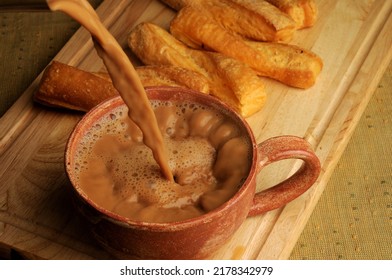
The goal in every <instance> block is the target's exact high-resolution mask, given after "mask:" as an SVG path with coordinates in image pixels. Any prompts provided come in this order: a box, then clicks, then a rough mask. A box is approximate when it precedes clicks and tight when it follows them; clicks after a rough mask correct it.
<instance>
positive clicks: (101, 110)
mask: <svg viewBox="0 0 392 280" xmlns="http://www.w3.org/2000/svg"><path fill="white" fill-rule="evenodd" d="M145 89H146V93H147V95H148V98H149V99H150V98H151V99H154V98H152V96H154V94H158V95H165V96H166V98H170V95H175V94H179V95H184V94H186V95H188V96H189V95H196V97H195V98H198V99H199V100H200V99H202V100H205V101H206V102H211V103H206V104H208V106H210V105H211V104H214V105H213V106H218V107H219V108H223V109H224V110H225V111H226V112H228V113H229V114H230V115H231V116H232V117H234V118H235V119H237V120H238V121H239V123H240V124H241V125H242V126H243V128H244V129H245V131H246V132H247V135H248V137H249V139H250V141H251V146H252V147H251V153H252V154H251V166H250V170H249V174H248V176H247V177H246V179H245V181H244V182H243V183H242V184H241V186H240V187H239V188H238V191H237V192H236V193H235V194H234V195H233V196H232V197H231V198H230V199H229V200H227V201H226V202H224V203H223V204H222V205H220V206H219V207H217V208H215V209H214V210H211V211H209V212H207V213H205V214H203V215H200V216H197V217H194V218H189V219H186V220H181V221H174V222H145V221H137V220H133V219H130V218H127V217H124V216H122V215H119V214H116V213H114V212H112V211H109V210H107V209H105V208H104V207H101V206H100V205H98V204H96V203H95V202H94V201H92V200H91V199H89V198H88V196H87V194H85V193H84V191H83V190H82V189H81V187H80V186H79V185H78V184H77V182H76V180H75V178H74V176H73V170H71V167H72V166H73V165H72V155H73V154H74V153H73V152H72V151H73V150H75V149H73V147H74V146H75V145H77V143H78V139H80V136H78V135H82V134H81V132H83V129H84V128H85V127H86V126H89V124H90V125H91V123H92V122H93V121H92V120H96V118H95V116H103V115H104V114H105V112H107V111H108V110H111V109H113V108H115V107H118V106H121V105H124V102H123V100H122V98H121V97H120V96H119V95H118V96H114V97H111V98H109V99H107V100H105V101H103V102H101V103H100V104H98V105H96V106H94V107H93V108H92V109H91V110H89V111H88V112H87V113H86V114H85V115H84V116H83V117H82V118H81V119H80V120H79V121H78V122H77V124H76V125H75V127H74V129H73V130H72V132H71V134H70V136H69V138H68V140H67V143H66V147H65V161H64V164H65V171H66V175H67V177H68V179H69V181H70V183H71V187H72V190H73V191H74V192H76V194H77V196H78V198H81V199H82V201H83V202H84V203H86V204H87V205H89V206H90V207H92V208H94V209H95V210H96V211H98V213H100V214H101V217H100V218H102V219H107V220H110V221H111V222H114V223H117V224H120V225H122V226H126V227H136V228H139V229H141V228H145V229H149V230H157V231H159V230H162V229H164V230H167V229H169V230H170V229H173V230H175V229H178V228H179V227H180V228H186V227H189V226H194V225H195V224H201V223H202V224H204V223H207V221H210V220H213V219H214V218H216V217H218V216H220V215H223V213H224V212H225V210H228V209H229V208H230V206H231V205H232V204H234V203H235V202H236V201H238V200H239V199H240V198H241V197H242V196H244V195H245V192H246V189H247V188H249V187H250V186H251V183H252V181H253V180H254V177H255V176H256V170H257V143H256V141H255V137H254V135H253V132H252V130H251V128H250V126H249V124H248V123H247V121H246V120H245V118H243V117H242V116H241V115H240V114H239V113H237V112H236V111H235V110H234V109H232V108H231V107H230V106H229V105H227V104H226V103H224V102H222V101H221V100H220V99H218V98H216V97H214V96H212V95H208V94H205V93H201V92H198V91H195V90H192V89H188V88H181V87H171V86H151V87H146V88H145ZM250 207H251V205H249V208H250Z"/></svg>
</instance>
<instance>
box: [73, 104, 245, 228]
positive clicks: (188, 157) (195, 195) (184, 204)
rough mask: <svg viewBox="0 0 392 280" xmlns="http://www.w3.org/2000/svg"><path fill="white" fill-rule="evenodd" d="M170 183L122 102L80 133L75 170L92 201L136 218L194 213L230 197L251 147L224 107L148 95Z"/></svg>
mask: <svg viewBox="0 0 392 280" xmlns="http://www.w3.org/2000/svg"><path fill="white" fill-rule="evenodd" d="M151 105H152V108H153V110H154V113H155V115H156V118H157V120H158V125H159V129H160V130H161V133H162V135H163V139H164V144H165V146H166V148H167V151H168V157H169V158H168V164H169V166H170V169H171V171H172V173H173V175H174V181H169V180H167V179H166V178H165V177H164V176H162V173H161V170H160V168H159V166H158V164H157V163H156V161H155V160H154V158H153V156H152V153H151V150H150V149H149V148H147V147H146V146H145V145H144V144H143V134H142V133H141V131H140V129H139V128H138V127H137V126H136V125H135V123H133V122H132V120H130V119H129V118H128V116H127V110H128V109H127V107H126V106H125V105H122V106H120V107H117V108H116V109H114V110H113V111H111V112H109V113H107V114H106V115H104V116H103V117H101V119H99V120H97V121H96V123H94V124H93V125H91V128H90V129H89V130H88V131H87V132H86V135H85V137H82V140H81V142H80V143H79V145H78V148H77V152H76V155H77V156H76V157H75V158H76V159H75V160H76V162H75V169H76V170H75V173H76V175H77V180H78V181H79V183H80V186H81V188H82V190H83V192H85V194H86V195H87V196H88V197H89V198H90V199H91V200H92V201H93V202H94V203H95V204H96V205H98V206H100V207H103V208H105V209H107V210H109V211H111V212H113V213H116V214H118V215H121V216H124V217H127V218H129V219H132V220H136V221H144V222H158V223H164V222H174V221H183V220H186V219H190V218H193V217H197V216H200V215H202V214H204V213H206V212H208V211H211V210H213V209H215V208H217V207H219V206H220V205H222V204H223V203H224V202H226V201H227V200H228V199H230V198H231V197H232V196H233V195H234V194H235V193H236V192H237V190H238V188H239V187H240V186H241V184H242V183H243V181H244V180H245V179H246V178H247V176H248V173H249V170H250V165H251V156H252V155H251V153H252V146H251V140H250V139H249V138H248V136H247V134H246V133H245V131H243V130H244V128H241V126H239V125H238V123H237V122H236V120H234V119H233V118H232V117H231V116H229V115H228V114H227V113H226V112H225V111H221V110H220V109H214V108H210V107H206V106H204V105H200V104H197V103H194V102H193V101H189V102H187V101H185V102H184V101H181V102H179V101H151Z"/></svg>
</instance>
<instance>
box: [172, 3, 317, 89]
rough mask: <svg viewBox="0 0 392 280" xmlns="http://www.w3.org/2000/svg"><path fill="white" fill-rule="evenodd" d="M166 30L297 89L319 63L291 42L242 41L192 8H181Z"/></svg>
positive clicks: (312, 76) (314, 75)
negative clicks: (168, 29)
mask: <svg viewBox="0 0 392 280" xmlns="http://www.w3.org/2000/svg"><path fill="white" fill-rule="evenodd" d="M170 31H171V33H172V34H173V36H175V37H176V38H178V39H179V40H180V41H183V42H184V43H185V44H187V45H189V46H191V47H193V48H205V49H208V50H214V51H217V52H220V53H222V54H224V55H226V56H229V57H232V58H235V59H237V60H239V61H242V62H243V63H246V64H247V65H249V66H250V67H251V68H252V69H253V70H255V71H256V72H257V73H258V74H259V75H261V76H266V77H269V78H272V79H275V80H278V81H280V82H282V83H284V84H286V85H289V86H293V87H297V88H308V87H310V86H312V85H313V84H314V83H315V81H316V78H317V76H318V74H319V73H320V71H321V69H322V66H323V63H322V60H321V59H320V58H319V57H318V56H317V55H315V54H314V53H312V52H310V51H308V50H305V49H303V48H300V47H297V46H294V45H287V44H281V43H268V42H252V41H248V40H243V39H242V38H240V37H238V36H235V35H233V34H231V33H229V32H227V31H226V29H225V28H223V27H222V26H221V25H219V24H218V23H217V22H216V21H215V20H214V18H213V16H212V14H209V13H208V12H207V11H204V12H203V13H202V12H201V11H200V10H198V9H197V8H195V7H190V6H187V7H184V8H182V9H181V10H180V11H179V12H178V14H177V16H176V17H175V18H174V19H173V21H172V22H171V25H170Z"/></svg>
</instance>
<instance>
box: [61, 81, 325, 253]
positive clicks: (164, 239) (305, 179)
mask: <svg viewBox="0 0 392 280" xmlns="http://www.w3.org/2000/svg"><path fill="white" fill-rule="evenodd" d="M147 94H148V96H149V98H150V99H151V100H156V99H158V100H187V101H189V100H192V101H194V102H196V103H199V104H204V105H205V106H213V107H214V106H215V107H216V108H220V109H221V110H222V109H223V111H224V112H225V113H226V114H228V115H229V116H231V117H232V118H234V119H237V120H238V123H239V125H240V126H242V129H243V130H244V131H245V133H246V134H247V135H248V137H249V139H250V141H251V143H252V146H253V147H252V149H251V150H252V155H251V159H250V160H251V161H252V163H251V168H250V172H249V175H248V177H247V178H246V180H245V182H244V183H243V185H242V186H241V187H240V188H239V190H238V192H237V193H236V194H235V195H234V196H233V197H232V198H231V199H230V200H228V201H227V202H226V203H224V204H223V205H221V206H220V207H218V208H216V209H215V210H213V211H211V212H208V213H207V214H204V215H202V216H199V217H197V218H192V219H188V220H185V221H180V222H172V223H151V222H150V223H147V222H140V221H132V220H130V219H127V218H124V217H122V216H119V215H116V214H114V213H112V212H110V211H107V210H106V209H103V208H102V207H100V206H99V205H96V204H95V203H94V202H92V201H91V200H90V199H89V197H87V196H86V195H85V194H84V193H83V191H82V189H81V188H80V186H79V182H78V180H77V178H76V176H75V161H74V159H75V157H77V154H76V153H75V150H76V147H77V146H78V145H79V143H80V140H81V138H82V137H84V132H85V131H86V130H87V129H88V128H89V127H90V126H91V125H92V123H94V122H95V121H96V120H97V119H98V118H100V117H101V116H102V115H104V114H108V113H109V112H110V111H111V110H113V109H114V108H116V107H117V106H121V105H123V102H122V99H121V98H120V97H115V98H113V99H110V100H108V101H106V102H103V103H101V104H100V105H98V106H97V107H95V108H94V109H92V110H91V111H90V112H88V113H87V114H86V115H85V116H84V117H83V119H82V120H81V121H80V122H79V123H78V124H77V125H76V127H75V129H74V131H73V132H72V134H71V136H70V138H69V141H68V143H67V147H66V153H65V166H66V172H67V175H68V177H69V179H70V181H71V183H72V184H71V186H72V193H73V198H75V205H76V206H77V208H78V209H79V210H80V211H81V213H82V214H83V215H84V216H85V217H86V218H87V220H88V221H89V224H90V226H91V230H92V235H93V236H94V237H95V238H96V240H98V241H99V242H100V244H101V245H102V246H103V247H104V248H105V249H106V250H107V251H108V252H110V253H112V254H113V255H114V256H115V257H117V258H122V259H125V258H126V259H203V258H208V257H209V256H210V255H211V254H212V253H214V252H215V251H216V250H217V249H218V248H219V247H221V246H222V245H223V244H224V243H225V242H226V241H227V240H228V239H229V238H230V237H231V236H232V235H233V234H234V232H235V231H236V230H237V229H238V227H239V226H240V225H241V224H242V223H243V221H244V220H245V219H246V218H247V217H248V216H254V215H259V214H262V213H265V212H266V211H269V210H272V209H276V208H279V207H282V206H283V205H285V204H287V203H288V202H290V201H292V200H293V199H295V198H296V197H298V196H299V195H301V194H302V193H304V192H305V191H306V190H307V189H308V188H309V187H311V186H312V185H313V183H314V182H315V181H316V179H317V177H318V175H319V172H320V162H319V160H318V158H317V156H316V155H315V154H314V152H313V151H312V148H311V146H310V145H309V143H307V142H306V141H305V140H303V139H302V138H299V137H295V136H279V137H275V138H270V139H268V140H266V141H264V142H262V143H260V144H257V143H256V141H255V138H254V136H253V134H252V131H251V129H250V127H249V125H248V124H247V123H246V121H245V120H244V119H243V118H242V117H241V116H239V115H238V114H237V113H236V112H234V111H233V110H232V109H230V108H229V107H228V106H226V105H225V104H224V103H222V102H220V101H219V100H217V99H216V98H213V97H211V96H208V95H205V94H201V93H198V92H195V91H192V90H186V89H179V88H170V87H151V88H147ZM292 158H294V159H301V160H302V161H303V165H302V167H301V168H300V169H299V170H298V171H297V172H296V173H295V174H293V175H292V176H291V177H290V178H288V179H287V180H285V181H283V182H281V183H279V184H278V185H276V186H273V187H271V188H269V189H266V190H263V191H261V192H258V193H256V176H257V175H258V173H259V172H260V171H261V170H262V169H263V167H265V166H266V165H268V164H270V163H273V162H276V161H279V160H283V159H292Z"/></svg>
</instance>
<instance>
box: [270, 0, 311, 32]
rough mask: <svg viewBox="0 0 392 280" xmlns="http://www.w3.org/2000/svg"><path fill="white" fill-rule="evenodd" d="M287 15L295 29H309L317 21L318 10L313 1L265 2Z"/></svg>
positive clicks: (278, 0) (287, 0)
mask: <svg viewBox="0 0 392 280" xmlns="http://www.w3.org/2000/svg"><path fill="white" fill-rule="evenodd" d="M266 1H268V2H269V3H271V4H272V5H274V6H276V7H278V8H279V9H280V10H281V11H283V12H285V13H287V14H288V15H289V16H290V17H291V18H292V19H293V20H294V21H295V22H296V23H297V28H298V29H301V28H306V27H311V26H313V25H314V23H315V22H316V20H317V16H318V8H317V5H316V3H315V1H314V0H266Z"/></svg>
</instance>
